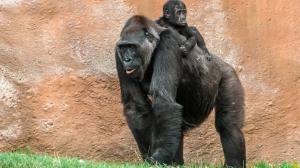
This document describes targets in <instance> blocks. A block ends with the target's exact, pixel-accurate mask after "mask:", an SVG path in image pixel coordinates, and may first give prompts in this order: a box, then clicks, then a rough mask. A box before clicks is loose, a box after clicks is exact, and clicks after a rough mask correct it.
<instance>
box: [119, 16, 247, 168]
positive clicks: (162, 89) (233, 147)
mask: <svg viewBox="0 0 300 168" xmlns="http://www.w3.org/2000/svg"><path fill="white" fill-rule="evenodd" d="M141 20H142V21H143V24H142V25H144V27H143V30H144V29H149V30H150V29H152V30H154V31H157V33H158V34H159V39H157V43H151V45H152V46H153V47H154V48H155V50H154V51H153V53H152V54H151V55H150V57H151V58H150V59H149V58H148V57H149V55H146V54H143V53H145V52H144V51H147V50H148V49H149V48H143V47H145V46H148V47H149V46H150V45H145V44H150V43H148V40H147V39H146V37H145V39H144V40H142V39H139V41H140V44H139V45H140V46H137V48H140V47H141V46H143V47H141V50H137V52H138V54H137V55H139V56H140V57H141V58H142V59H143V60H148V59H149V60H150V62H149V65H148V66H147V68H146V69H145V70H144V71H143V72H144V74H142V76H143V77H142V78H140V77H138V78H136V77H135V76H134V75H131V74H130V75H128V74H126V72H125V69H124V64H123V62H124V60H123V59H122V58H123V57H122V53H120V52H119V51H118V49H119V46H117V47H116V49H117V52H116V63H117V70H118V76H119V80H120V86H121V94H122V103H123V105H124V114H125V116H126V119H127V122H128V125H129V128H130V129H131V131H132V133H133V135H134V137H135V139H136V142H137V144H138V147H139V150H140V152H141V154H142V156H143V158H144V159H145V160H148V161H151V162H153V163H165V164H183V163H184V161H183V133H184V130H186V129H187V128H193V127H195V126H197V125H200V124H201V123H202V122H203V121H204V120H205V119H206V118H207V117H208V115H209V113H210V112H211V111H212V109H213V108H215V111H216V122H215V123H216V129H217V131H218V132H219V134H220V137H221V141H222V146H223V150H224V155H225V164H226V165H228V166H235V167H246V164H245V162H246V149H245V142H244V137H243V133H242V131H241V128H242V126H243V122H244V92H243V88H242V86H241V83H240V81H239V79H238V77H237V74H236V72H235V71H234V69H233V68H232V67H231V66H230V65H228V64H227V63H225V62H224V61H222V60H221V59H220V58H219V57H217V56H214V55H211V56H212V60H211V61H208V60H207V59H206V58H205V57H203V56H205V55H207V54H208V53H206V52H205V51H203V50H202V49H201V48H199V47H195V48H194V49H193V50H192V51H191V53H190V55H191V56H189V57H187V58H182V56H181V55H180V52H179V50H180V49H179V44H180V42H181V41H182V40H183V39H184V37H183V36H181V35H180V34H178V33H177V32H176V31H174V30H173V29H166V30H161V29H159V28H157V27H155V26H156V25H155V24H152V23H154V22H152V21H150V20H148V19H146V18H145V17H142V16H134V17H132V18H131V19H129V21H128V22H127V24H126V26H125V27H124V28H123V30H129V29H128V27H130V26H133V27H135V26H134V25H135V24H139V23H141ZM128 23H130V24H128ZM137 27H138V26H137ZM138 29H139V28H137V29H136V31H132V29H130V31H127V33H129V34H130V33H131V34H132V36H129V37H127V36H126V37H121V42H119V44H120V43H122V41H127V42H128V41H129V43H130V39H134V37H135V35H136V37H137V38H140V36H138V34H139V35H140V32H141V31H139V30H138ZM120 54H121V55H120ZM144 63H146V64H147V61H144ZM137 73H138V72H137ZM149 97H152V98H151V99H150V98H149Z"/></svg>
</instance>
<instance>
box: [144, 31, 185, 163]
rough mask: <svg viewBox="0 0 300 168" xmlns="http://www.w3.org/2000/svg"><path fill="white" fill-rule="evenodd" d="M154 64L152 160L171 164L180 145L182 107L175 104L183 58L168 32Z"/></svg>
mask: <svg viewBox="0 0 300 168" xmlns="http://www.w3.org/2000/svg"><path fill="white" fill-rule="evenodd" d="M160 37H161V40H160V44H159V46H158V47H157V48H156V51H157V52H156V53H155V55H154V60H153V61H154V63H153V66H154V67H153V75H152V80H151V84H150V94H151V95H152V96H153V113H154V122H155V124H154V126H155V127H154V137H153V142H152V144H153V149H152V150H153V152H152V158H153V159H154V160H155V161H157V162H159V163H169V164H170V163H171V162H172V159H173V158H174V156H175V154H176V151H177V149H178V147H179V144H180V142H181V136H182V135H181V131H182V130H181V129H182V106H181V105H179V104H178V103H176V93H177V87H178V84H179V79H180V78H181V64H180V56H178V54H176V53H178V51H179V48H178V41H176V39H174V37H176V35H174V34H172V32H171V31H170V30H166V31H164V32H163V33H161V35H160Z"/></svg>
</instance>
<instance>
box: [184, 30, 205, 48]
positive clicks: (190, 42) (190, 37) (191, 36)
mask: <svg viewBox="0 0 300 168" xmlns="http://www.w3.org/2000/svg"><path fill="white" fill-rule="evenodd" d="M181 32H182V33H181V34H183V35H184V36H185V37H186V38H187V40H186V42H185V47H186V48H187V51H188V53H189V51H191V50H192V49H193V48H194V46H195V44H197V45H198V47H200V48H201V49H202V50H204V51H205V52H206V53H209V52H208V50H207V48H206V45H205V42H204V39H203V37H202V35H201V34H200V32H199V31H198V30H197V28H196V27H194V26H190V27H189V26H186V27H185V28H183V30H181Z"/></svg>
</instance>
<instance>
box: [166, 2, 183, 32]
mask: <svg viewBox="0 0 300 168" xmlns="http://www.w3.org/2000/svg"><path fill="white" fill-rule="evenodd" d="M163 13H164V18H165V19H167V20H168V22H169V23H171V24H172V25H174V26H186V25H187V21H186V15H187V11H186V6H185V4H184V3H183V2H182V1H181V0H169V1H167V2H166V3H165V4H164V7H163Z"/></svg>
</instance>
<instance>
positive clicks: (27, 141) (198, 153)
mask: <svg viewBox="0 0 300 168" xmlns="http://www.w3.org/2000/svg"><path fill="white" fill-rule="evenodd" d="M185 2H186V4H187V6H188V17H189V23H190V25H195V26H197V28H198V29H199V30H200V31H201V33H202V34H203V36H204V38H205V41H206V43H207V46H208V49H209V50H210V51H211V52H212V53H214V54H217V55H219V56H220V57H222V58H223V59H224V60H225V61H227V62H228V63H230V64H231V65H233V66H234V67H235V69H236V70H237V71H238V73H239V76H240V78H241V80H242V83H243V85H244V87H245V90H246V99H247V102H246V114H247V117H246V123H245V128H244V132H245V136H246V141H247V157H248V159H249V160H251V161H257V160H263V159H264V160H269V161H283V160H287V161H300V122H299V121H300V113H299V110H300V29H299V27H300V19H299V16H300V1H298V0H289V1H285V0H261V1H248V0H240V1H236V0H186V1H185ZM163 3H164V1H163V0H146V1H139V0H127V1H126V0H81V1H80V0H69V1H60V0H2V1H0V150H1V151H11V150H15V149H18V148H22V147H26V146H30V148H31V149H32V150H34V151H38V152H48V153H51V154H61V155H69V156H78V157H81V158H84V159H95V160H107V161H112V160H113V161H138V158H137V155H138V154H137V153H138V152H137V149H136V145H135V143H134V140H133V138H132V136H131V134H130V132H129V130H128V128H127V125H126V122H125V121H124V117H123V115H122V106H121V104H120V99H119V92H120V91H119V87H118V81H117V79H116V73H115V64H114V55H113V53H114V44H115V42H116V41H117V39H118V37H119V32H120V30H121V28H122V26H123V24H124V23H125V21H126V20H127V19H128V18H129V17H130V16H132V15H134V14H144V15H146V16H148V17H150V18H152V19H155V18H157V17H159V16H160V15H161V8H162V5H163ZM222 156H223V154H222V150H221V146H220V141H219V138H218V136H217V134H216V131H215V129H214V126H213V116H211V117H210V119H209V120H208V121H207V122H205V123H204V124H203V125H202V126H201V128H197V129H196V130H193V131H191V132H189V133H188V135H187V137H186V138H185V159H186V160H187V161H188V162H199V161H201V160H204V161H210V162H215V161H219V160H220V159H222Z"/></svg>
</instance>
